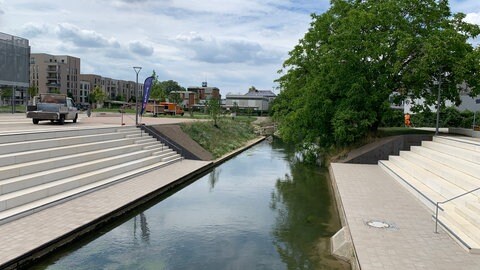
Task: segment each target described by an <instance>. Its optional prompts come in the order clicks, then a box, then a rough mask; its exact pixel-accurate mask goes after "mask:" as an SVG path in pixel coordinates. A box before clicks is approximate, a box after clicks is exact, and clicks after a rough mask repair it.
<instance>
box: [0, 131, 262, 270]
mask: <svg viewBox="0 0 480 270" xmlns="http://www.w3.org/2000/svg"><path fill="white" fill-rule="evenodd" d="M263 140H265V137H260V138H256V139H254V140H251V141H249V142H247V143H246V144H245V145H244V146H243V147H241V148H239V149H236V150H234V151H232V152H230V153H228V154H226V155H224V156H222V157H220V158H218V159H216V160H215V161H211V162H210V163H208V164H206V165H205V166H203V167H200V168H199V169H197V170H195V171H192V172H190V173H188V174H186V175H184V176H182V177H180V178H179V179H177V180H175V181H172V182H171V183H169V184H167V185H165V186H163V187H161V188H159V189H156V190H154V191H152V192H150V193H148V194H147V195H145V196H143V197H140V198H138V199H136V200H134V201H132V202H130V203H128V204H126V205H124V206H121V207H119V208H117V209H114V210H112V211H111V212H110V213H108V214H106V215H103V216H101V217H99V218H97V219H95V220H93V221H91V222H88V223H86V224H84V225H83V226H81V227H78V228H75V229H73V230H71V231H70V232H69V233H67V234H65V235H63V236H61V237H58V238H56V239H52V240H51V241H49V242H47V243H45V244H43V245H41V246H39V247H36V248H34V249H32V250H31V251H29V252H27V253H25V254H22V255H20V256H18V257H16V258H15V259H13V260H10V261H8V262H6V263H4V264H2V265H0V269H22V268H26V267H28V266H29V265H30V264H32V263H33V262H34V261H36V260H38V259H40V258H42V257H44V256H46V255H48V254H50V253H52V252H54V251H56V250H57V249H59V248H61V247H63V246H65V245H67V244H69V243H71V242H73V241H75V240H76V239H78V238H80V237H82V236H83V235H85V234H87V233H89V232H92V231H94V230H97V229H99V228H101V227H103V226H105V225H107V224H108V223H110V222H113V221H115V220H116V219H118V218H120V217H121V216H122V215H124V214H127V213H128V212H130V211H134V210H135V209H136V208H138V207H140V206H142V205H144V204H146V203H148V202H149V201H151V200H153V199H154V198H155V197H157V196H160V195H162V194H164V193H166V192H167V191H170V190H172V189H173V188H176V187H179V186H181V185H182V184H186V183H188V182H189V181H193V180H194V179H198V178H200V177H202V176H204V175H206V174H207V173H208V171H209V170H210V169H212V168H214V167H216V166H218V165H220V164H222V163H223V162H225V161H227V160H229V159H231V158H233V157H234V156H236V155H238V154H240V153H241V152H243V151H245V150H247V149H249V148H250V147H252V146H254V145H256V144H258V143H260V142H261V141H263Z"/></svg>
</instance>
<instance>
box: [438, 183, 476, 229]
mask: <svg viewBox="0 0 480 270" xmlns="http://www.w3.org/2000/svg"><path fill="white" fill-rule="evenodd" d="M477 190H480V187H478V188H476V189H472V190H470V191H467V192H465V193H462V194H460V195H457V196H455V197H453V198H450V199H448V200H446V201H443V202H437V203H436V209H435V233H438V230H437V228H438V209H439V208H440V204H444V203H447V202H450V201H453V200H456V199H458V198H460V197H463V196H465V195H468V194H470V193H473V192H475V191H477ZM440 209H441V210H442V211H443V209H442V208H440Z"/></svg>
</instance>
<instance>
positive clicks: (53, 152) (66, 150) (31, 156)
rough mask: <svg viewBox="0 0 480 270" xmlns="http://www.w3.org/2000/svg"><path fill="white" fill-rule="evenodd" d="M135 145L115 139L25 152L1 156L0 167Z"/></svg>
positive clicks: (131, 140)
mask: <svg viewBox="0 0 480 270" xmlns="http://www.w3.org/2000/svg"><path fill="white" fill-rule="evenodd" d="M132 143H134V139H127V138H122V139H115V140H109V141H100V142H91V143H84V144H76V145H67V146H61V147H55V148H47V149H39V150H32V151H25V152H20V153H10V154H5V155H0V166H8V165H13V164H18V163H26V162H31V161H35V160H41V159H45V158H53V157H59V156H63V155H71V154H76V153H82V152H88V151H94V150H97V149H100V148H108V147H118V146H123V145H128V144H132Z"/></svg>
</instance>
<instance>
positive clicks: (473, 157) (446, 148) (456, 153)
mask: <svg viewBox="0 0 480 270" xmlns="http://www.w3.org/2000/svg"><path fill="white" fill-rule="evenodd" d="M422 146H423V147H426V148H430V149H432V150H435V151H438V152H441V153H444V154H448V155H449V156H453V157H456V158H459V159H463V160H466V161H469V162H473V163H475V164H480V152H476V151H473V150H467V149H464V148H460V147H457V146H452V145H448V144H445V143H439V142H434V141H423V142H422Z"/></svg>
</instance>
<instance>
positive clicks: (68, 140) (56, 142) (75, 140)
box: [0, 132, 129, 155]
mask: <svg viewBox="0 0 480 270" xmlns="http://www.w3.org/2000/svg"><path fill="white" fill-rule="evenodd" d="M128 135H129V134H128V133H117V132H114V133H101V134H90V135H82V136H75V137H62V138H52V139H45V140H36V141H24V142H15V143H4V144H0V155H4V154H8V153H18V152H24V151H32V150H40V149H50V148H55V147H61V146H68V145H76V144H84V143H90V142H99V141H109V140H115V139H122V138H125V137H126V136H128Z"/></svg>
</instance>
